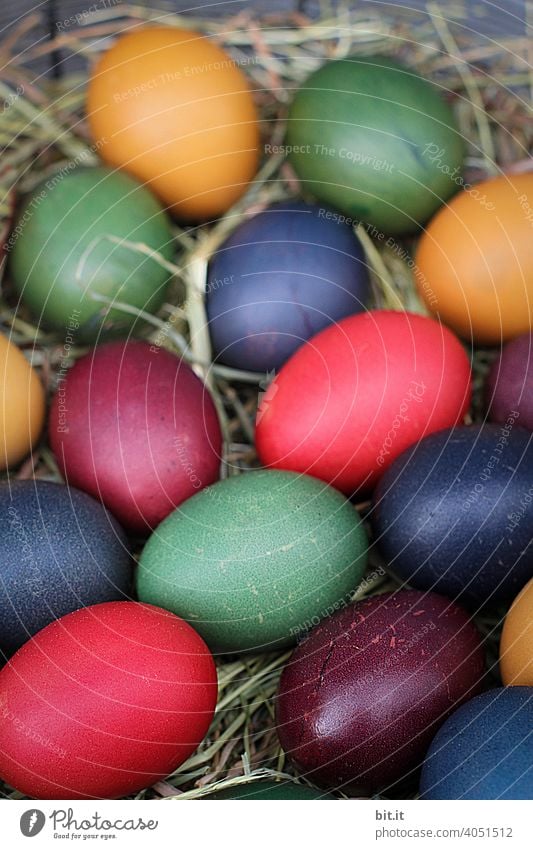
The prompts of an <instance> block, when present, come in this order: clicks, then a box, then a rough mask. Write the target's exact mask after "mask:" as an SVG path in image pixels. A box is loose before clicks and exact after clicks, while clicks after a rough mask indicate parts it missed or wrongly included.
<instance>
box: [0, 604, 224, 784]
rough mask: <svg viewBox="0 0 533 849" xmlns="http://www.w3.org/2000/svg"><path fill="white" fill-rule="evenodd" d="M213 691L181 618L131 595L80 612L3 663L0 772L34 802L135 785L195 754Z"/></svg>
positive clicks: (203, 657) (209, 664)
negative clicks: (118, 600)
mask: <svg viewBox="0 0 533 849" xmlns="http://www.w3.org/2000/svg"><path fill="white" fill-rule="evenodd" d="M216 698H217V679H216V670H215V664H214V662H213V658H212V656H211V654H210V653H209V650H208V649H207V646H206V645H205V644H204V642H203V640H201V639H200V637H199V636H198V634H197V633H196V632H195V631H194V630H193V629H192V628H191V627H190V626H189V625H187V623H186V622H183V621H182V620H181V619H178V618H177V617H176V616H172V614H170V613H167V612H166V611H164V610H159V609H158V608H156V607H151V606H149V605H143V604H136V603H134V602H108V603H106V604H98V605H94V606H93V607H86V608H85V609H84V610H76V611H75V612H74V613H70V614H69V615H68V616H65V617H63V619H59V620H57V621H56V622H52V624H51V625H48V626H47V627H46V628H44V629H43V630H42V631H40V632H39V633H38V634H37V635H36V636H35V637H34V638H33V639H32V640H30V641H29V642H28V643H26V644H25V645H24V646H22V648H21V649H19V651H18V652H17V654H16V655H14V657H13V658H12V659H11V660H10V661H9V663H8V664H7V665H6V666H4V668H3V669H2V670H1V671H0V700H1V704H2V706H3V710H1V711H0V730H1V737H2V751H1V752H0V776H1V777H2V779H3V780H4V781H6V782H7V783H8V784H10V785H12V786H13V787H15V788H16V789H17V790H19V791H20V792H22V793H25V794H26V795H28V796H31V797H33V798H35V799H94V798H97V799H115V798H119V797H120V796H125V795H129V794H132V793H137V792H138V791H139V790H142V789H143V788H144V787H149V786H150V785H151V784H153V783H154V782H155V781H157V780H159V779H161V778H164V777H165V776H166V775H169V773H171V772H173V771H174V770H175V769H176V768H177V767H178V766H179V765H180V764H182V763H183V762H184V761H185V760H187V758H188V757H189V756H190V755H191V754H192V753H193V752H194V750H195V749H196V748H197V746H198V745H199V744H200V743H201V741H202V740H203V738H204V737H205V735H206V733H207V730H208V728H209V725H210V723H211V720H212V718H213V713H214V709H215V703H216Z"/></svg>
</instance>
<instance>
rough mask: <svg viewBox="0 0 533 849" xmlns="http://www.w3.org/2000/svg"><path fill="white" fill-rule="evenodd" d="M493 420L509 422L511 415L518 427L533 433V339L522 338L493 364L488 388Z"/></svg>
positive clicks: (487, 393) (506, 349) (530, 337)
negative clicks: (513, 416) (515, 414)
mask: <svg viewBox="0 0 533 849" xmlns="http://www.w3.org/2000/svg"><path fill="white" fill-rule="evenodd" d="M486 398H487V405H488V408H489V418H490V419H492V421H493V422H502V423H503V422H506V421H507V419H508V418H509V416H510V415H511V413H518V416H515V418H516V421H517V424H520V425H522V426H523V427H527V428H529V430H533V336H531V335H530V334H529V333H526V334H524V335H523V336H518V337H517V338H516V339H513V340H512V341H511V342H508V343H507V345H505V346H504V348H503V351H502V353H501V355H500V356H499V357H498V359H497V360H496V362H494V363H493V365H492V368H491V370H490V372H489V376H488V379H487V386H486Z"/></svg>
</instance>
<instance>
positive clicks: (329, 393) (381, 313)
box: [256, 310, 471, 495]
mask: <svg viewBox="0 0 533 849" xmlns="http://www.w3.org/2000/svg"><path fill="white" fill-rule="evenodd" d="M470 397H471V373H470V364H469V361H468V357H467V355H466V353H465V351H464V349H463V348H462V346H461V343H460V342H459V340H458V339H457V338H456V337H455V336H454V335H453V333H452V332H451V331H450V330H448V329H447V328H446V327H443V326H442V325H440V324H439V323H438V322H437V321H434V320H433V319H430V318H425V317H423V316H420V315H415V314H412V313H406V312H392V311H388V310H374V311H370V312H367V313H360V314H358V315H354V316H350V317H348V318H345V319H343V320H342V321H340V322H338V324H336V325H334V326H331V327H328V328H327V329H326V330H323V331H322V332H321V333H318V334H317V335H316V336H314V337H313V338H312V339H310V340H309V342H307V343H305V344H304V345H302V347H301V348H299V350H298V351H297V352H296V353H295V354H294V355H293V356H292V357H291V358H290V359H289V360H288V361H287V363H285V365H284V366H283V368H282V369H281V371H280V373H279V374H278V376H277V377H276V379H275V380H274V381H273V382H272V383H271V384H270V386H269V387H268V390H267V391H266V393H265V394H264V396H263V398H262V402H261V404H260V407H259V411H258V416H257V430H256V444H257V450H258V453H259V456H260V458H261V461H262V462H263V464H264V465H265V466H269V467H273V468H277V469H289V470H292V471H295V472H305V473H306V474H309V475H313V476H314V477H317V478H320V479H321V480H324V481H326V482H327V483H330V484H332V485H333V486H335V487H337V489H340V490H341V491H342V492H344V493H346V494H347V495H352V494H353V493H355V492H357V491H359V492H360V493H366V492H368V491H370V490H371V489H372V488H373V486H374V485H375V483H376V482H377V480H378V479H379V476H380V475H381V474H382V472H383V471H385V469H386V468H388V466H389V465H390V464H391V463H392V461H393V460H394V459H395V458H396V457H397V456H398V455H399V454H401V452H402V451H404V450H405V449H406V448H408V447H409V446H410V445H412V444H413V443H415V442H417V441H418V440H419V439H421V437H423V436H426V435H427V434H429V433H433V432H434V431H437V430H441V429H442V428H445V427H450V426H452V425H454V424H456V423H457V422H459V421H461V420H462V418H463V416H464V415H465V413H466V411H467V409H468V407H469V404H470Z"/></svg>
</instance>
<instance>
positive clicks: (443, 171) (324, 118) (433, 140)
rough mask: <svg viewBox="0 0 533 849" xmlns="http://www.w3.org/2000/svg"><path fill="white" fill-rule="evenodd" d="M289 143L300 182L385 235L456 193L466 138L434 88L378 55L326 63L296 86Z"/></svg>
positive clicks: (413, 223)
mask: <svg viewBox="0 0 533 849" xmlns="http://www.w3.org/2000/svg"><path fill="white" fill-rule="evenodd" d="M287 148H288V151H289V159H290V161H291V163H292V164H293V166H294V168H295V170H296V173H297V175H298V177H299V178H300V181H301V184H302V188H303V189H304V190H307V191H309V192H311V193H312V194H313V195H314V196H315V197H317V198H318V199H319V200H321V201H323V202H324V203H327V204H330V205H331V206H333V207H337V208H338V209H341V210H342V211H343V212H344V213H345V214H346V215H349V216H352V217H353V218H355V219H361V220H363V221H365V222H367V223H368V224H370V225H372V226H373V227H375V228H377V229H378V230H380V231H382V232H383V231H384V232H386V233H394V234H400V233H409V232H412V231H414V230H416V229H417V227H418V226H419V225H420V224H423V223H424V222H425V221H427V219H428V218H429V217H430V216H431V215H432V214H433V213H434V212H435V210H436V209H438V207H439V206H440V205H441V204H442V203H443V202H444V201H446V200H447V199H448V198H449V197H451V195H452V194H453V193H454V192H455V191H457V187H458V182H460V175H461V169H462V164H463V155H464V145H463V141H462V137H461V133H460V131H459V129H458V127H457V126H456V123H455V119H454V116H453V114H452V112H451V110H450V108H449V106H448V105H447V104H446V102H445V101H444V100H443V98H442V96H441V92H440V91H439V90H438V88H436V87H435V86H433V85H431V84H430V83H429V82H427V81H426V80H424V79H422V77H420V76H419V75H418V74H417V73H415V71H412V70H410V69H409V68H407V67H405V66H404V65H401V64H399V63H398V62H395V61H394V60H392V59H389V58H388V57H385V56H364V57H362V56H351V57H348V58H346V59H339V60H336V61H329V62H327V64H325V65H323V66H322V67H321V68H319V69H318V71H315V72H314V73H313V74H311V76H310V77H309V78H308V79H307V80H306V81H305V82H304V83H303V85H302V86H301V87H300V89H299V90H298V91H297V92H296V96H295V98H294V102H293V104H292V106H291V108H290V111H289V119H288V128H287Z"/></svg>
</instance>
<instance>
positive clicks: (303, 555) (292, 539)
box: [137, 470, 367, 652]
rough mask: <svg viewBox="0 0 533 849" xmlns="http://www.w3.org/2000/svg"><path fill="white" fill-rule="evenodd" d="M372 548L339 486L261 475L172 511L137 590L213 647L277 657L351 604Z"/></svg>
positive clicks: (151, 543) (149, 548) (144, 561)
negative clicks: (273, 653) (271, 653)
mask: <svg viewBox="0 0 533 849" xmlns="http://www.w3.org/2000/svg"><path fill="white" fill-rule="evenodd" d="M366 550H367V539H366V534H365V531H364V529H363V527H362V525H361V522H360V520H359V517H358V514H357V511H356V510H355V508H354V507H353V506H352V504H350V502H349V501H347V500H346V499H345V498H344V496H343V495H341V494H340V493H339V492H337V490H335V489H332V488H331V487H329V486H327V485H326V484H324V483H323V482H322V481H319V480H316V479H315V478H311V477H308V476H307V475H297V474H295V473H294V472H284V471H283V472H282V471H267V470H259V471H254V472H248V473H246V474H242V475H239V476H237V477H232V478H229V479H227V480H224V481H220V482H219V483H216V484H214V485H213V486H211V487H207V488H206V489H204V490H202V492H200V493H198V495H194V496H193V497H192V498H189V499H188V500H187V501H185V502H183V504H181V505H180V506H179V507H178V508H177V509H176V510H175V511H174V512H173V513H171V514H170V516H168V518H166V519H165V520H164V521H163V522H162V523H161V524H160V525H159V526H158V527H157V529H156V530H155V531H154V533H153V534H152V536H151V537H150V539H149V540H148V542H147V543H146V546H145V548H144V550H143V552H142V555H141V559H140V563H139V568H138V573H137V591H138V596H139V599H140V600H141V601H144V602H148V603H149V604H155V605H158V606H159V607H164V608H166V609H167V610H170V611H172V612H173V613H176V614H177V615H178V616H181V617H182V618H183V619H186V620H187V621H188V622H189V623H190V624H191V625H192V626H193V627H194V628H195V629H196V630H197V631H198V633H199V634H200V635H201V636H202V637H203V638H204V640H205V641H206V642H207V644H208V645H209V647H210V648H211V649H212V650H213V651H217V652H242V651H271V650H273V649H278V648H280V647H283V646H285V645H290V644H291V643H294V642H295V640H296V638H297V637H298V636H302V635H303V634H304V633H305V632H306V630H308V629H310V628H312V627H313V625H315V624H316V623H317V622H318V621H319V620H320V619H323V618H324V617H325V616H328V615H331V614H332V613H333V612H334V611H335V610H339V609H340V607H341V606H345V605H346V604H347V602H348V600H349V598H350V595H351V593H352V592H353V591H354V590H355V589H356V587H357V585H358V583H359V581H360V579H361V577H362V575H363V572H364V569H365V564H366Z"/></svg>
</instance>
